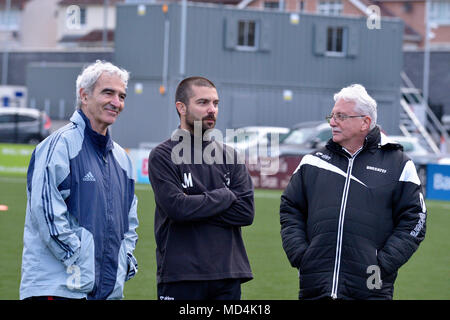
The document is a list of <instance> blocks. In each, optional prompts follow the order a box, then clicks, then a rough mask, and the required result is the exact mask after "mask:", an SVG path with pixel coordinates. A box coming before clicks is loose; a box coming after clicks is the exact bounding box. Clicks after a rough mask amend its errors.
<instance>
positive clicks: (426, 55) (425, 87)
mask: <svg viewBox="0 0 450 320" xmlns="http://www.w3.org/2000/svg"><path fill="white" fill-rule="evenodd" d="M429 15H430V1H429V0H425V48H424V52H423V59H424V60H423V88H422V95H423V105H424V106H426V105H427V104H428V86H429V74H430V22H429Z"/></svg>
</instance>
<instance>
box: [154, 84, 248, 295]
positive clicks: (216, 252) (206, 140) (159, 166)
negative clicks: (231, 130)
mask: <svg viewBox="0 0 450 320" xmlns="http://www.w3.org/2000/svg"><path fill="white" fill-rule="evenodd" d="M218 104H219V98H218V94H217V90H216V87H215V86H214V84H213V83H212V82H211V81H210V80H208V79H206V78H202V77H190V78H186V79H184V80H183V81H181V82H180V84H179V85H178V88H177V91H176V97H175V106H176V109H177V112H178V115H179V117H180V126H179V128H178V129H177V130H175V131H174V132H173V134H172V137H171V138H170V139H168V140H166V141H164V142H163V143H161V144H160V145H158V146H157V147H156V148H154V149H153V150H152V151H151V153H150V156H149V161H148V169H149V170H148V175H149V179H150V182H151V184H152V187H153V191H154V196H155V202H156V209H155V239H156V244H157V249H156V260H157V283H158V285H157V289H158V290H157V291H158V299H160V300H174V299H176V300H239V299H240V297H241V283H243V282H245V281H248V280H251V279H252V278H253V276H252V272H251V269H250V264H249V262H248V258H247V253H246V251H245V247H244V243H243V240H242V236H241V227H242V226H247V225H250V224H251V223H252V222H253V217H254V203H253V184H252V180H251V178H250V175H249V173H248V171H247V168H246V167H245V164H239V163H237V157H236V155H235V154H234V150H233V149H232V148H230V147H227V146H225V145H223V144H222V143H221V142H220V141H216V140H213V139H211V131H213V130H211V129H214V127H215V124H216V118H217V114H218ZM200 128H201V129H200ZM180 146H181V148H180ZM207 150H214V160H215V161H210V160H211V159H206V158H205V159H202V158H204V157H203V155H204V154H208V152H206V151H207ZM199 155H200V159H199ZM230 155H231V156H230ZM226 159H228V160H229V159H232V161H225V160H226ZM192 160H194V161H192ZM203 160H204V161H203ZM208 160H209V161H208Z"/></svg>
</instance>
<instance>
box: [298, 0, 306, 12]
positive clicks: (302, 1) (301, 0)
mask: <svg viewBox="0 0 450 320" xmlns="http://www.w3.org/2000/svg"><path fill="white" fill-rule="evenodd" d="M298 10H299V11H300V12H303V11H305V1H304V0H300V2H299V5H298Z"/></svg>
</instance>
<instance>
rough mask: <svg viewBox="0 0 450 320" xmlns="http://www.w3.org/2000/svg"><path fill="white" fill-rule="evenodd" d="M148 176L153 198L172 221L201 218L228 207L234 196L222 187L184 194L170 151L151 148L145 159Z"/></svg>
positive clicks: (198, 219) (213, 214)
mask: <svg viewBox="0 0 450 320" xmlns="http://www.w3.org/2000/svg"><path fill="white" fill-rule="evenodd" d="M148 177H149V180H150V183H151V185H152V188H153V192H154V194H155V202H156V203H157V205H159V206H160V207H161V208H162V209H163V210H164V212H165V213H166V214H167V215H168V216H169V217H170V218H171V219H172V220H174V221H176V222H193V221H204V220H207V219H209V218H211V217H213V216H215V215H218V214H219V213H221V212H222V211H224V210H225V209H228V208H229V207H230V206H231V204H232V203H233V202H234V201H235V200H236V196H235V195H234V193H233V192H232V191H231V190H229V189H228V188H226V187H223V188H220V189H216V190H211V191H205V192H203V193H202V194H197V195H187V194H186V193H184V192H183V189H182V188H181V181H180V179H179V177H178V175H177V172H176V168H175V166H174V164H173V163H172V161H171V158H170V152H165V151H164V150H160V149H159V148H155V149H153V150H152V152H151V153H150V156H149V160H148Z"/></svg>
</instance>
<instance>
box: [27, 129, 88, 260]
mask: <svg viewBox="0 0 450 320" xmlns="http://www.w3.org/2000/svg"><path fill="white" fill-rule="evenodd" d="M33 169H34V170H33ZM69 173H70V167H69V154H68V147H67V146H66V142H65V141H64V139H63V138H62V137H60V136H58V135H56V136H54V137H53V138H51V139H48V140H46V141H45V142H43V143H42V144H40V145H38V147H37V148H36V149H35V151H34V152H33V156H32V159H31V161H30V166H29V168H28V176H27V180H28V182H27V185H28V190H27V192H28V202H29V203H28V206H29V214H30V218H31V220H32V222H33V224H34V225H35V226H36V227H37V229H38V231H39V235H40V238H41V239H42V241H43V242H44V243H45V244H46V245H47V247H48V249H49V250H50V251H51V252H52V253H53V255H54V256H55V257H56V258H57V259H58V260H59V261H61V262H62V263H63V264H64V265H65V266H66V267H68V266H70V265H72V264H73V263H74V262H75V261H76V260H77V259H78V256H79V254H80V245H81V244H80V239H79V238H78V236H77V235H76V234H75V232H74V230H73V229H72V228H71V224H70V222H69V220H68V216H69V214H68V211H67V206H66V203H65V201H64V200H65V198H67V196H68V193H67V191H66V190H60V184H61V183H62V182H63V180H64V179H65V178H66V177H67V176H68V175H69Z"/></svg>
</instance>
